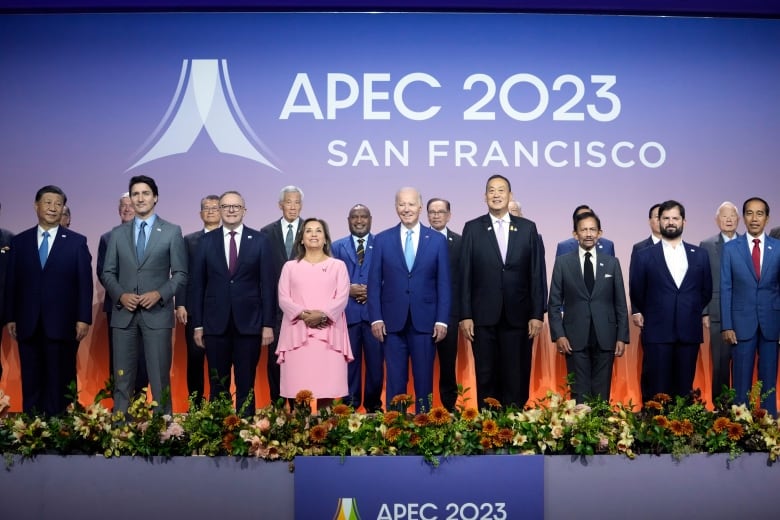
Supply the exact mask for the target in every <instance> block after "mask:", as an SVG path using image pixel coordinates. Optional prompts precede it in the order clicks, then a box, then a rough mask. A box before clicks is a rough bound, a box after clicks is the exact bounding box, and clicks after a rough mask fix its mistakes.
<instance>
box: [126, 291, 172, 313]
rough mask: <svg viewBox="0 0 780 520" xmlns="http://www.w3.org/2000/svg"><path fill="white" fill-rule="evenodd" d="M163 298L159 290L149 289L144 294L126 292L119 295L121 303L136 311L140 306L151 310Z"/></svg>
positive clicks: (129, 309) (131, 310)
mask: <svg viewBox="0 0 780 520" xmlns="http://www.w3.org/2000/svg"><path fill="white" fill-rule="evenodd" d="M161 299H162V296H160V293H159V292H157V291H149V292H145V293H143V294H135V293H129V292H126V293H122V296H120V297H119V303H121V304H122V307H124V308H125V309H127V310H128V311H130V312H135V310H136V309H137V308H138V307H141V308H143V309H147V310H149V309H151V308H152V307H154V306H155V305H157V303H158V302H159V301H160V300H161Z"/></svg>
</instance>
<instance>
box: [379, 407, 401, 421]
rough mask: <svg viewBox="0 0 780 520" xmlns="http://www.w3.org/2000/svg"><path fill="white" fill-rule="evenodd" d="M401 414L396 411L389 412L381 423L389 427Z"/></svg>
mask: <svg viewBox="0 0 780 520" xmlns="http://www.w3.org/2000/svg"><path fill="white" fill-rule="evenodd" d="M400 415H401V414H400V413H399V412H397V411H396V410H390V411H389V412H387V413H385V416H384V417H383V419H382V422H383V423H385V424H387V425H390V424H393V423H394V422H395V421H396V420H398V417H399V416H400Z"/></svg>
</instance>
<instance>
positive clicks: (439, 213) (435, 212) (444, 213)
mask: <svg viewBox="0 0 780 520" xmlns="http://www.w3.org/2000/svg"><path fill="white" fill-rule="evenodd" d="M447 213H449V211H447V210H446V209H440V210H438V211H429V212H428V215H446V214H447Z"/></svg>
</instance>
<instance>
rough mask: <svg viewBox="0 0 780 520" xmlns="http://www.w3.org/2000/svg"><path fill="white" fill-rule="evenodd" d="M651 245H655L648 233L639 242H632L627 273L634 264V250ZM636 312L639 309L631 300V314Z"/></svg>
mask: <svg viewBox="0 0 780 520" xmlns="http://www.w3.org/2000/svg"><path fill="white" fill-rule="evenodd" d="M653 245H655V243H654V242H653V236H652V235H650V236H649V237H647V238H646V239H644V240H640V241H639V242H637V243H636V244H634V247H632V248H631V258H630V259H629V261H628V272H629V273H630V272H631V269H632V266H633V265H634V256H636V252H637V251H640V250H642V249H644V248H646V247H650V246H653ZM637 313H639V311H638V310H637V308H636V307H635V306H634V302H633V301H632V302H631V314H637Z"/></svg>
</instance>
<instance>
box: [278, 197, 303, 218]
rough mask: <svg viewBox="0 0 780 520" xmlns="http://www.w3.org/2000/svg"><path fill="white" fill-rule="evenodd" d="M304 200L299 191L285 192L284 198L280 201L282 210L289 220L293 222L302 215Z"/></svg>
mask: <svg viewBox="0 0 780 520" xmlns="http://www.w3.org/2000/svg"><path fill="white" fill-rule="evenodd" d="M302 207H303V201H302V200H301V194H300V193H298V192H297V191H290V192H287V193H285V194H284V198H283V199H282V201H281V202H279V209H281V210H282V216H283V217H284V220H286V221H287V222H293V221H294V220H295V219H297V218H298V217H300V216H301V208H302Z"/></svg>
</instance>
